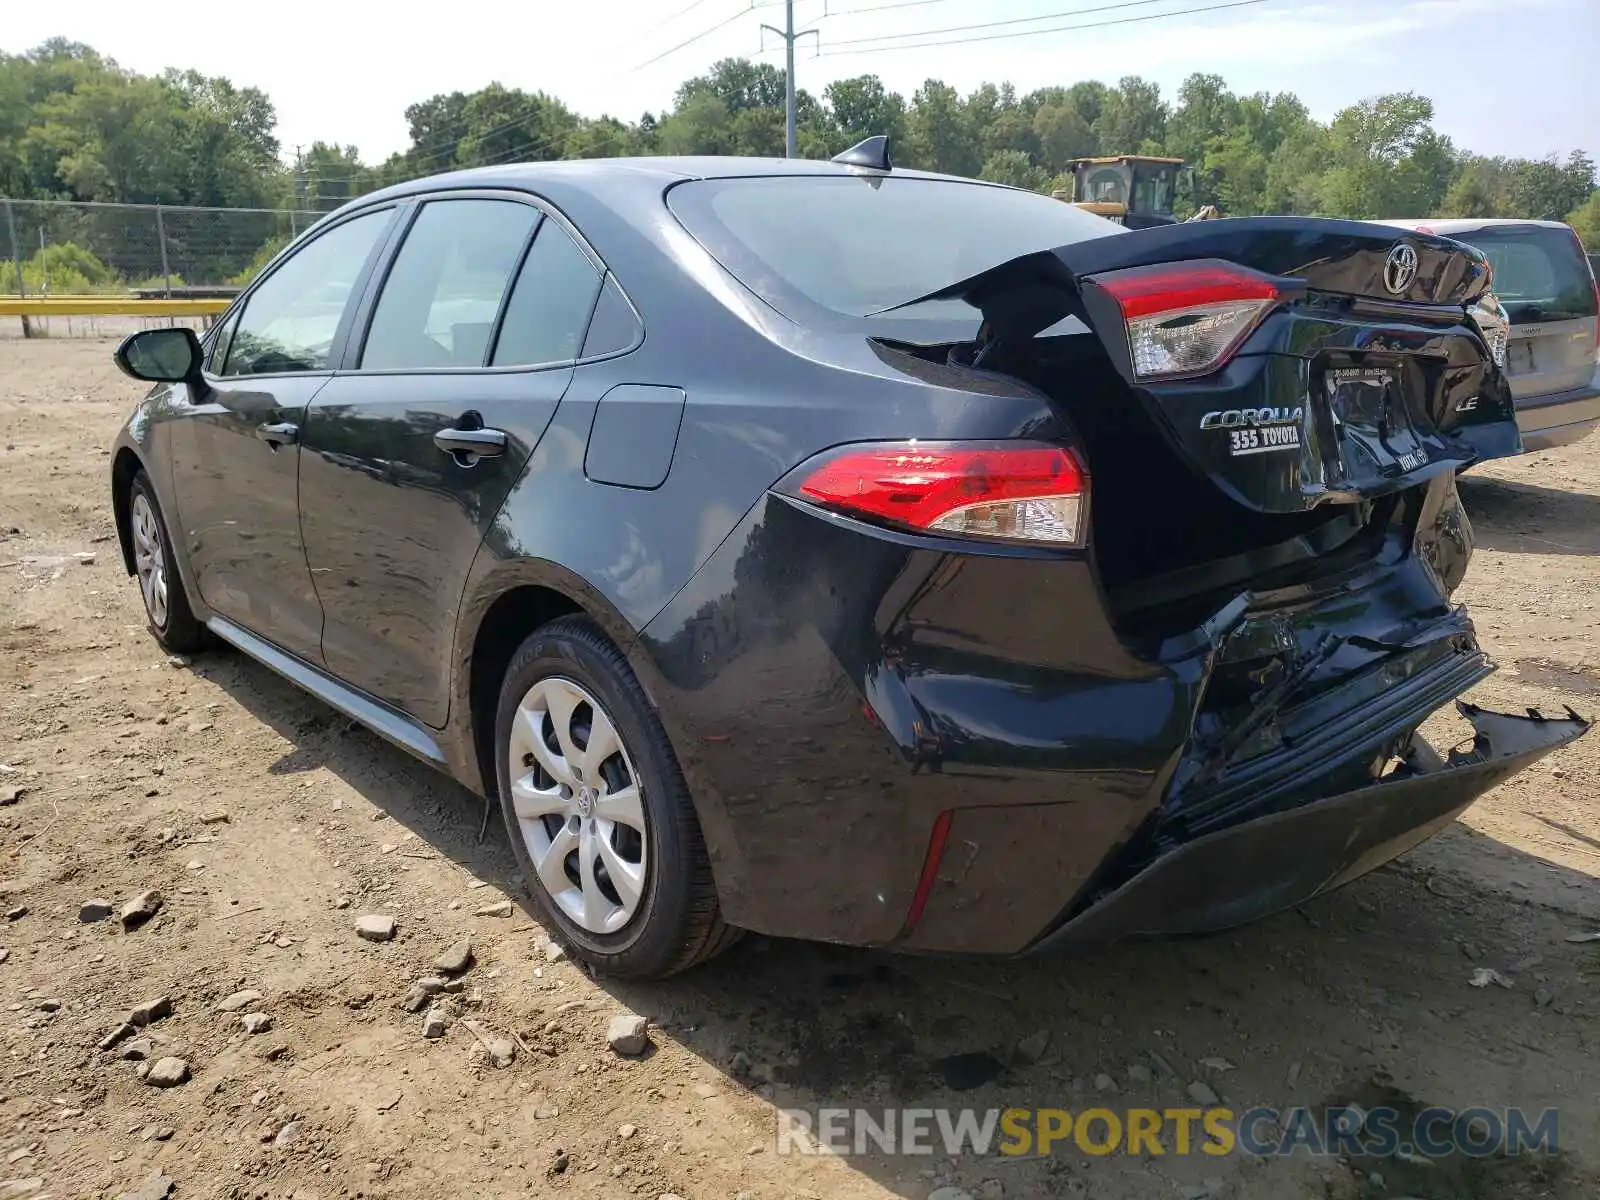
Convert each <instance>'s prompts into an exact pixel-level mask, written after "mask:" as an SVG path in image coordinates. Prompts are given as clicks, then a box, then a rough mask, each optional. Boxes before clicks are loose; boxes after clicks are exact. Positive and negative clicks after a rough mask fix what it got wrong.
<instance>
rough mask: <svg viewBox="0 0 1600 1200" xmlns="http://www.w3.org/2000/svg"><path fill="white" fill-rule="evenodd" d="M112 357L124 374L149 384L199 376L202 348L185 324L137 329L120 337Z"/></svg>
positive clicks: (185, 379) (184, 380) (178, 381)
mask: <svg viewBox="0 0 1600 1200" xmlns="http://www.w3.org/2000/svg"><path fill="white" fill-rule="evenodd" d="M113 357H114V358H115V359H116V361H117V366H119V367H121V368H122V372H123V374H125V375H131V376H132V377H133V378H135V379H143V380H145V381H147V382H149V383H188V382H191V381H193V380H197V379H199V378H200V373H201V366H202V365H203V364H204V362H205V351H204V350H203V349H201V347H200V339H199V338H197V337H195V335H194V330H192V329H190V328H188V327H187V326H179V327H177V328H174V329H141V330H140V331H139V332H138V333H130V334H129V335H128V336H127V337H125V338H123V339H122V345H120V346H118V347H117V352H116V354H115V355H113Z"/></svg>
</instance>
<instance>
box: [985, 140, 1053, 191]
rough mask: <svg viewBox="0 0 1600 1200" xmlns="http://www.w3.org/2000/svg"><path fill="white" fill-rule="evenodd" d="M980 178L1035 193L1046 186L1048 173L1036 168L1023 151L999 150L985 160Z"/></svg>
mask: <svg viewBox="0 0 1600 1200" xmlns="http://www.w3.org/2000/svg"><path fill="white" fill-rule="evenodd" d="M978 177H979V178H980V179H987V180H989V181H991V182H993V183H1009V184H1010V185H1011V186H1012V187H1019V188H1027V189H1029V190H1030V191H1033V190H1037V189H1039V188H1041V187H1043V186H1044V183H1045V179H1046V172H1045V170H1044V169H1043V168H1042V167H1036V166H1034V165H1033V163H1032V162H1031V161H1030V160H1029V158H1028V156H1027V154H1025V153H1024V152H1023V151H1021V150H997V151H995V152H994V153H993V154H991V155H990V156H989V157H988V158H987V159H985V160H984V164H983V171H982V172H981V173H980V174H979V176H978Z"/></svg>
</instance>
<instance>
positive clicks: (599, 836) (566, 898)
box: [507, 676, 650, 934]
mask: <svg viewBox="0 0 1600 1200" xmlns="http://www.w3.org/2000/svg"><path fill="white" fill-rule="evenodd" d="M508 753H509V755H510V763H509V766H510V770H509V771H508V772H507V774H508V777H509V778H510V780H511V801H512V807H513V810H514V812H515V814H516V823H517V827H518V829H519V830H520V831H521V834H522V839H523V843H524V845H525V846H526V847H527V850H528V855H529V857H530V858H532V860H533V863H534V867H535V872H536V874H537V876H538V879H539V883H540V885H541V886H542V887H543V888H544V889H545V891H546V892H548V893H549V894H550V897H551V899H553V900H554V901H555V903H556V904H557V905H558V906H559V907H560V908H561V911H562V912H563V913H565V914H566V916H567V917H568V919H570V920H571V921H572V922H573V923H574V924H576V925H578V926H579V927H580V928H582V929H584V930H585V931H587V932H589V933H602V934H603V933H615V932H617V931H618V930H620V929H621V928H623V926H625V925H626V924H627V923H628V922H629V921H630V920H631V919H632V918H633V915H634V913H636V912H637V911H638V908H639V902H640V900H641V899H642V897H643V895H644V886H645V878H646V869H647V867H648V846H649V844H650V838H649V827H648V825H647V824H646V818H645V808H644V802H643V797H642V796H641V795H640V791H639V777H638V775H637V773H636V772H635V771H634V768H633V762H632V760H631V759H630V757H629V755H628V749H627V747H626V746H625V745H623V742H622V737H621V735H620V734H619V733H618V731H617V726H616V723H615V722H614V721H613V720H612V719H611V716H610V715H609V714H608V713H607V712H606V710H605V708H604V707H603V706H602V705H601V704H600V702H599V701H598V700H597V699H595V697H594V696H593V695H591V694H590V693H589V692H588V691H587V690H585V689H584V688H583V687H581V686H580V685H578V684H576V683H574V682H573V681H572V680H570V679H563V678H560V677H558V676H550V677H547V678H544V679H541V680H539V681H537V682H536V683H534V684H533V686H532V687H530V688H529V689H528V690H527V692H526V693H525V694H524V695H523V697H522V699H521V701H520V702H519V703H518V705H517V711H516V714H515V716H514V718H513V721H512V725H511V737H510V744H509V747H508Z"/></svg>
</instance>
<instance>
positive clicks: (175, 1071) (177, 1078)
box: [144, 1057, 189, 1088]
mask: <svg viewBox="0 0 1600 1200" xmlns="http://www.w3.org/2000/svg"><path fill="white" fill-rule="evenodd" d="M144 1081H145V1082H146V1083H148V1084H149V1085H150V1086H151V1087H158V1088H173V1087H178V1086H179V1085H180V1084H185V1083H188V1082H189V1064H188V1063H186V1062H184V1061H183V1059H181V1058H170V1057H169V1058H163V1059H158V1060H157V1061H156V1063H155V1065H154V1066H152V1067H151V1068H150V1071H149V1073H148V1074H147V1075H145V1077H144Z"/></svg>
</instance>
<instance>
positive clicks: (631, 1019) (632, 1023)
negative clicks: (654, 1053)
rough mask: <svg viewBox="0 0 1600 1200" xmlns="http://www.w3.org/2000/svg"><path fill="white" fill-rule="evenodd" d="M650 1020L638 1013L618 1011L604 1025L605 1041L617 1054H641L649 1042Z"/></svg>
mask: <svg viewBox="0 0 1600 1200" xmlns="http://www.w3.org/2000/svg"><path fill="white" fill-rule="evenodd" d="M649 1028H650V1022H649V1021H647V1020H646V1019H645V1018H643V1017H641V1016H640V1015H639V1014H638V1013H619V1014H618V1015H617V1016H614V1017H612V1018H611V1023H610V1024H609V1025H607V1026H606V1041H607V1042H608V1043H609V1044H610V1046H611V1048H612V1049H613V1050H615V1051H616V1052H617V1053H618V1054H627V1055H635V1054H643V1053H644V1050H645V1047H646V1046H648V1045H649V1044H650V1035H649V1033H648V1030H649Z"/></svg>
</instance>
